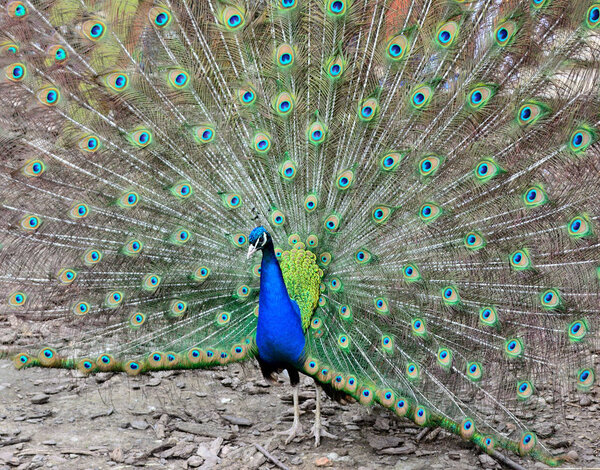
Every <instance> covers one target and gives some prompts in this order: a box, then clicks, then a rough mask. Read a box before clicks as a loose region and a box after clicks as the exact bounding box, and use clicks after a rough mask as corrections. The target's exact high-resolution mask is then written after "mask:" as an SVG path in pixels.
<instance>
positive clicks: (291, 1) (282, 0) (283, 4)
mask: <svg viewBox="0 0 600 470" xmlns="http://www.w3.org/2000/svg"><path fill="white" fill-rule="evenodd" d="M297 6H298V0H279V1H278V2H277V7H278V8H279V9H280V10H284V11H289V10H292V9H294V8H296V7H297Z"/></svg>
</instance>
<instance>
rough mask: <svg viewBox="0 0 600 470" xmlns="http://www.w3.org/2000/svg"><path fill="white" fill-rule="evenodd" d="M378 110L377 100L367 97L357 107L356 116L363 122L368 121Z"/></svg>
mask: <svg viewBox="0 0 600 470" xmlns="http://www.w3.org/2000/svg"><path fill="white" fill-rule="evenodd" d="M378 111H379V102H378V101H377V99H375V98H368V99H366V100H365V101H363V102H362V103H361V104H360V106H359V107H358V118H359V119H360V120H361V121H363V122H370V121H372V120H373V118H374V117H375V116H376V115H377V113H378Z"/></svg>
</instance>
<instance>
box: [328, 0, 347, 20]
mask: <svg viewBox="0 0 600 470" xmlns="http://www.w3.org/2000/svg"><path fill="white" fill-rule="evenodd" d="M349 2H350V0H327V10H326V11H327V14H328V15H330V16H331V17H334V18H339V17H342V16H344V15H345V14H346V12H347V11H348V7H349V5H348V3H349Z"/></svg>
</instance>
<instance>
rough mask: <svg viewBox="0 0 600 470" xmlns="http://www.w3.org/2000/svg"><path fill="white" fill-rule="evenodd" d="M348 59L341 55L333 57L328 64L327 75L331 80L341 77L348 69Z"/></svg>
mask: <svg viewBox="0 0 600 470" xmlns="http://www.w3.org/2000/svg"><path fill="white" fill-rule="evenodd" d="M346 65H347V64H346V61H345V59H344V57H343V56H341V55H339V56H336V57H332V58H331V59H329V61H328V62H327V64H326V69H325V70H326V71H327V76H328V77H329V79H330V80H332V81H335V80H337V79H339V78H340V77H341V76H342V75H343V74H344V71H345V70H346Z"/></svg>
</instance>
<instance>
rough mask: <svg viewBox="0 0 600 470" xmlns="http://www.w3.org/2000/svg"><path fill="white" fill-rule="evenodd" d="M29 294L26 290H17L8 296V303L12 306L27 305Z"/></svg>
mask: <svg viewBox="0 0 600 470" xmlns="http://www.w3.org/2000/svg"><path fill="white" fill-rule="evenodd" d="M26 300H27V295H26V294H25V293H24V292H20V291H19V292H15V293H13V294H11V295H9V296H8V305H10V306H11V307H22V306H23V305H25V302H26Z"/></svg>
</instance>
